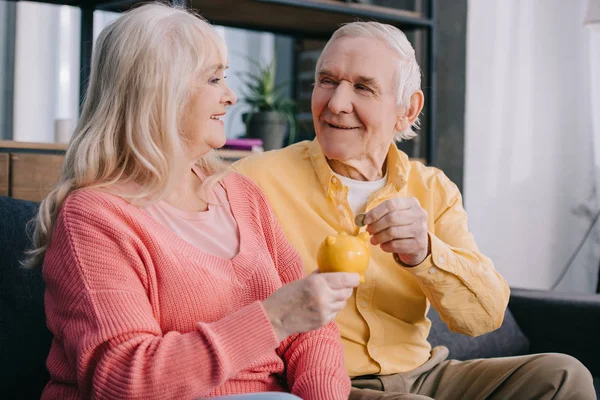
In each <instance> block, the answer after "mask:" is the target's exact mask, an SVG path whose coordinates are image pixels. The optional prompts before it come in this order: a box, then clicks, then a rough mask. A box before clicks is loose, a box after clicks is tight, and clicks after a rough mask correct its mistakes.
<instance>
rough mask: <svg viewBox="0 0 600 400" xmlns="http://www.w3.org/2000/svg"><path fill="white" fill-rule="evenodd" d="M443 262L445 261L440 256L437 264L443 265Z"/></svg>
mask: <svg viewBox="0 0 600 400" xmlns="http://www.w3.org/2000/svg"><path fill="white" fill-rule="evenodd" d="M444 261H446V259H445V258H444V256H440V257H439V258H438V262H439V263H440V264H443V263H444Z"/></svg>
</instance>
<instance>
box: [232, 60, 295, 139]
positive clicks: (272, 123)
mask: <svg viewBox="0 0 600 400" xmlns="http://www.w3.org/2000/svg"><path fill="white" fill-rule="evenodd" d="M250 62H251V63H252V64H254V65H255V66H256V67H257V70H258V72H256V73H250V72H247V73H244V74H241V81H242V83H243V84H244V87H243V88H242V90H241V91H240V94H241V96H240V99H241V100H242V101H243V102H245V103H246V104H248V105H250V110H248V111H247V112H246V113H244V114H243V115H242V120H243V122H244V123H245V125H246V135H247V136H248V137H251V138H259V139H261V140H262V141H263V148H264V149H265V150H272V149H278V148H281V147H283V144H284V141H285V135H286V133H287V131H288V127H289V136H288V144H291V143H293V142H294V139H295V136H296V130H297V123H296V104H295V102H294V101H293V100H292V99H290V98H287V97H285V96H284V95H283V93H282V89H283V88H284V87H285V85H286V83H280V84H279V85H276V84H275V60H274V59H273V61H272V62H271V63H269V64H267V65H261V64H259V63H258V62H257V61H255V60H252V59H250Z"/></svg>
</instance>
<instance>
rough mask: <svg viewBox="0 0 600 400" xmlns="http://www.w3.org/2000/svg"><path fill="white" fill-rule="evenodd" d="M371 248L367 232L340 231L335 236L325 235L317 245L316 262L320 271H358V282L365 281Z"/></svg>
mask: <svg viewBox="0 0 600 400" xmlns="http://www.w3.org/2000/svg"><path fill="white" fill-rule="evenodd" d="M370 259H371V250H370V249H369V234H368V233H367V232H362V233H361V234H359V235H357V236H351V235H348V234H347V233H346V232H340V233H339V234H338V235H337V236H327V238H326V239H325V240H324V241H323V243H321V246H319V251H318V252H317V264H318V265H319V270H320V271H321V272H358V274H359V275H360V282H361V283H362V282H364V281H365V275H364V274H365V271H366V270H367V268H368V267H369V261H370Z"/></svg>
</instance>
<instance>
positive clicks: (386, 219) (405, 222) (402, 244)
mask: <svg viewBox="0 0 600 400" xmlns="http://www.w3.org/2000/svg"><path fill="white" fill-rule="evenodd" d="M364 223H365V224H366V225H367V232H369V233H370V234H371V235H372V237H371V243H372V244H373V245H375V246H376V245H380V247H381V250H383V251H385V252H388V253H396V254H397V255H398V257H399V258H400V261H402V262H403V263H404V264H406V265H407V266H415V265H418V264H420V263H422V262H423V260H425V258H426V257H427V256H428V255H429V235H428V233H427V212H426V211H425V210H424V209H423V208H422V207H421V205H420V204H419V201H418V200H417V199H415V198H414V197H399V198H395V199H390V200H386V201H384V202H383V203H381V204H380V205H378V206H377V207H375V208H374V209H372V210H371V211H369V212H368V213H367V214H366V216H365V220H364Z"/></svg>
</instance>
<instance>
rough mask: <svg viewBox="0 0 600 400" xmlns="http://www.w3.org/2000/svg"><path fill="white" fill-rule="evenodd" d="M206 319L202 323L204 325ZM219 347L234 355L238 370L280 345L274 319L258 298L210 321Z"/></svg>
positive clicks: (234, 362)
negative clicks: (273, 324) (272, 319)
mask: <svg viewBox="0 0 600 400" xmlns="http://www.w3.org/2000/svg"><path fill="white" fill-rule="evenodd" d="M202 325H204V323H199V324H198V326H202ZM210 326H211V330H212V332H214V334H215V335H214V336H213V337H212V338H211V339H212V341H213V344H214V345H215V347H217V348H221V349H224V350H225V351H226V352H227V354H230V355H231V359H230V360H231V363H232V364H233V366H234V368H235V370H238V369H239V368H244V367H246V366H247V365H249V364H250V363H252V362H254V361H256V359H258V358H259V357H262V356H264V355H265V353H269V352H272V351H274V350H275V349H276V348H277V346H278V345H279V340H277V336H276V335H275V331H274V330H273V326H272V325H271V321H270V320H269V318H268V316H267V313H266V311H265V309H264V307H263V305H262V302H260V301H255V302H253V303H251V304H249V305H247V306H246V307H242V308H241V309H239V310H237V311H236V312H234V313H233V314H230V315H228V316H226V317H225V318H222V319H220V320H218V321H215V322H213V323H211V324H210Z"/></svg>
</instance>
